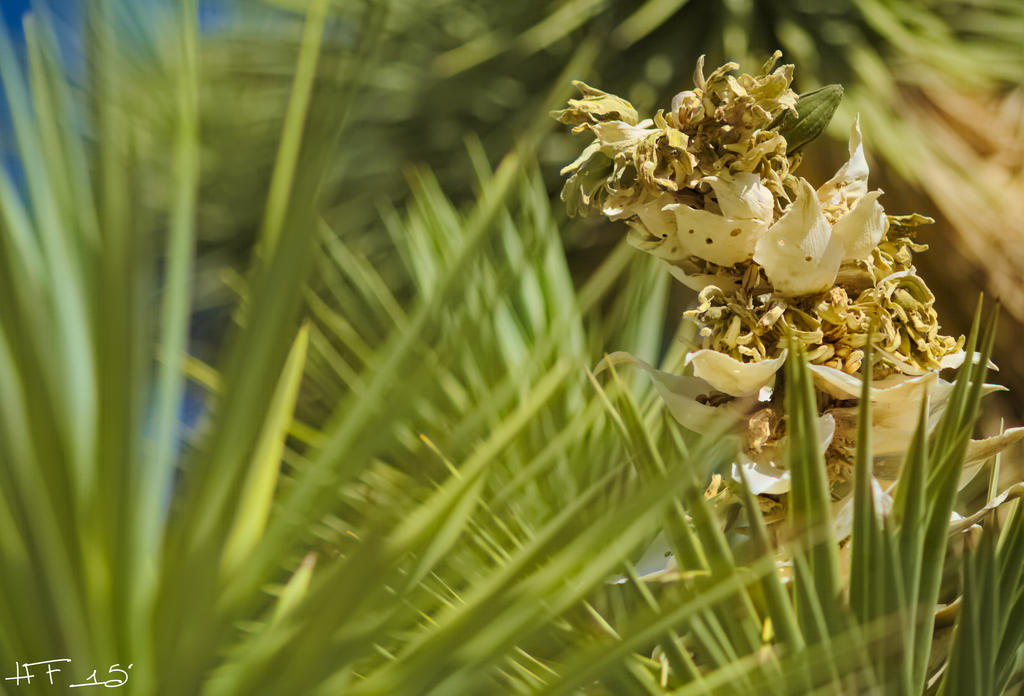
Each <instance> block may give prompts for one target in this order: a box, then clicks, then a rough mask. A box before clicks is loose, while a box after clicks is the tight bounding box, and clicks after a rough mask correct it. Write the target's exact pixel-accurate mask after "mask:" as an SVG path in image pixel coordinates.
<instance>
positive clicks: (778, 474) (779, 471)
mask: <svg viewBox="0 0 1024 696" xmlns="http://www.w3.org/2000/svg"><path fill="white" fill-rule="evenodd" d="M835 432H836V421H835V419H834V418H833V417H832V415H831V414H828V413H826V414H825V415H824V416H821V417H820V418H818V450H819V451H820V452H821V453H822V454H824V453H825V450H827V449H828V446H829V444H831V442H832V438H833V436H834V435H835ZM787 442H788V439H787V438H785V437H784V438H782V439H781V440H779V442H778V443H777V444H776V445H775V446H773V447H772V448H771V449H770V450H768V451H766V452H764V453H762V455H761V456H759V457H750V456H748V455H746V454H744V453H742V452H741V453H740V460H741V461H740V462H739V463H737V462H733V465H732V477H733V479H734V480H736V481H742V478H740V471H739V470H740V469H741V468H742V469H743V475H744V477H746V479H747V485H748V486H750V492H751V493H753V494H754V495H760V494H762V493H768V494H770V495H779V494H780V493H787V492H788V491H789V489H790V487H791V485H792V484H791V481H790V475H789V470H788V469H783V468H781V467H779V466H777V465H776V461H775V460H776V457H779V458H781V457H783V456H785V450H786V443H787Z"/></svg>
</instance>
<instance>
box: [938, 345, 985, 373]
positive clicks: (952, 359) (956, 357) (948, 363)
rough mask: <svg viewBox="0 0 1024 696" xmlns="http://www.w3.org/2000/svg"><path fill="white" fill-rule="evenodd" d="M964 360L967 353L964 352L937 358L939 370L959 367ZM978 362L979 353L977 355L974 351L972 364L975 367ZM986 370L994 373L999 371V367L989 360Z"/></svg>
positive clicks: (960, 351)
mask: <svg viewBox="0 0 1024 696" xmlns="http://www.w3.org/2000/svg"><path fill="white" fill-rule="evenodd" d="M966 358H967V351H964V350H958V351H957V352H955V353H950V354H949V355H944V356H942V357H941V358H939V369H942V370H945V369H949V368H956V367H960V366H961V365H963V364H964V360H965V359H966ZM980 361H981V353H978V352H977V351H975V353H974V360H973V363H974V364H975V365H977V364H978V362H980ZM988 369H990V370H995V371H996V372H998V371H999V367H998V366H997V365H996V364H995V363H994V362H992V361H991V360H989V361H988Z"/></svg>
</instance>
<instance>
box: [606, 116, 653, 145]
mask: <svg viewBox="0 0 1024 696" xmlns="http://www.w3.org/2000/svg"><path fill="white" fill-rule="evenodd" d="M645 124H650V122H649V121H647V122H644V123H641V124H640V125H637V126H632V125H630V124H628V123H626V122H625V121H602V122H601V123H595V124H594V125H593V126H591V128H592V129H593V131H594V134H595V135H596V136H597V138H598V140H600V141H601V145H603V146H604V147H606V148H612V149H615V150H619V149H622V148H625V147H628V146H630V145H632V144H633V143H636V142H638V141H640V140H642V139H644V138H645V137H647V135H648V134H650V133H654V132H656V130H657V129H655V128H644V127H643V126H644V125H645Z"/></svg>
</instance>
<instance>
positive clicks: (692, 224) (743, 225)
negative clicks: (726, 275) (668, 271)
mask: <svg viewBox="0 0 1024 696" xmlns="http://www.w3.org/2000/svg"><path fill="white" fill-rule="evenodd" d="M665 210H671V211H672V212H673V213H674V214H675V216H676V236H677V238H678V239H679V244H680V246H681V247H682V248H683V249H685V250H686V252H687V254H688V255H693V256H699V257H700V258H702V259H706V260H707V261H710V262H711V263H717V264H718V265H719V266H732V265H733V264H737V263H740V262H741V261H746V260H747V259H749V258H750V257H751V256H753V254H754V244H755V243H756V242H757V238H758V236H760V235H761V234H762V233H763V232H764V231H765V230H766V229H768V223H767V222H762V221H760V220H739V219H736V218H729V217H724V216H722V215H716V214H715V213H710V212H708V211H706V210H696V209H694V208H691V207H689V206H686V205H682V204H680V203H673V204H671V205H667V206H665Z"/></svg>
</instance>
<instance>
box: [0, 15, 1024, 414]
mask: <svg viewBox="0 0 1024 696" xmlns="http://www.w3.org/2000/svg"><path fill="white" fill-rule="evenodd" d="M31 4H33V3H30V2H29V1H28V0H3V2H2V4H0V7H2V11H3V19H4V21H5V22H6V23H7V24H8V26H9V28H10V29H11V31H12V32H13V34H14V36H15V38H16V41H17V40H18V39H17V37H19V36H20V33H21V26H20V17H21V14H22V13H23V12H24V11H26V10H27V9H28V7H29V6H30V5H31ZM35 4H36V5H37V6H38V7H41V8H44V9H45V10H46V11H47V12H48V13H49V14H50V15H52V17H53V18H54V20H55V21H54V22H53V25H54V26H55V28H56V33H57V35H58V39H59V43H60V46H61V49H62V52H63V56H62V57H63V60H64V61H65V64H66V68H67V69H68V71H69V73H70V74H71V75H72V76H73V77H74V76H79V77H80V79H81V80H82V81H83V84H82V86H85V80H86V79H87V78H86V77H85V75H86V74H87V71H86V69H85V65H87V62H88V59H89V57H88V55H87V52H85V51H83V48H82V46H83V41H82V36H83V34H82V32H83V31H84V29H83V27H82V26H81V14H82V13H81V11H80V8H79V7H78V5H79V3H76V2H73V1H68V0H44V1H43V2H40V3H35ZM160 4H161V2H160V1H158V0H140V2H138V3H134V4H133V3H122V4H121V8H120V9H119V10H118V11H119V12H120V14H121V15H123V16H122V17H121V19H120V25H119V26H118V27H117V31H119V32H123V33H127V34H135V35H137V36H138V37H139V41H138V42H137V44H138V46H139V52H140V55H139V59H140V60H139V70H138V75H137V77H138V79H139V80H140V82H142V83H144V82H145V81H146V80H147V79H148V78H151V77H152V76H151V75H148V73H147V67H146V61H145V53H146V51H149V50H156V51H159V50H160V27H159V25H158V24H156V25H154V23H153V21H152V17H153V16H154V15H153V12H152V8H153V7H154V6H159V5H160ZM165 4H167V5H168V6H171V5H173V3H165ZM199 5H200V25H201V30H202V33H203V43H202V46H201V52H202V67H201V69H202V74H203V82H202V84H203V93H202V95H201V105H200V108H201V119H202V137H203V140H204V148H205V149H204V171H203V183H202V192H201V196H200V200H201V209H200V215H201V218H200V227H199V234H200V260H199V276H198V281H197V282H198V287H197V290H198V291H199V305H198V308H197V310H196V314H195V319H194V331H193V333H194V336H193V342H194V349H195V350H196V351H197V352H198V353H200V354H207V353H211V352H213V351H214V350H215V348H216V346H217V344H218V342H219V337H220V333H221V328H222V326H223V324H224V322H225V317H226V314H225V312H224V311H223V310H221V309H220V308H221V307H223V306H226V305H227V304H228V303H229V302H228V299H227V298H228V297H229V295H230V288H229V285H230V283H225V282H224V279H225V277H229V276H230V269H232V268H234V267H236V266H237V265H238V264H239V263H240V262H241V261H242V260H244V259H246V258H248V255H249V252H250V250H251V249H250V247H251V244H252V240H253V239H254V237H255V234H256V228H257V226H258V221H259V219H260V216H261V214H262V212H263V209H262V206H261V205H260V204H259V203H258V201H261V200H262V198H263V194H264V192H265V190H266V188H267V187H268V186H269V177H270V173H271V168H272V164H273V158H274V154H275V151H276V150H275V148H276V144H277V143H276V139H277V136H278V133H279V129H280V125H281V122H282V119H283V116H284V108H285V105H286V94H287V90H288V88H289V84H290V80H291V76H292V65H293V64H294V60H295V51H296V47H297V40H296V39H297V36H298V34H299V32H300V29H301V27H300V23H299V19H298V18H297V16H296V14H295V13H294V10H295V9H296V8H301V7H302V3H301V2H299V1H298V0H267V1H266V2H263V3H252V2H244V3H243V2H237V3H235V2H230V1H229V0H219V1H217V2H200V3H199ZM133 6H134V7H135V12H133V10H132V8H133ZM143 8H145V10H143ZM335 10H336V11H337V12H336V16H337V17H338V18H339V19H338V20H337V21H335V22H334V24H333V25H332V26H331V27H330V29H329V35H328V39H327V42H326V46H325V60H327V61H328V62H330V61H334V62H335V63H336V64H337V65H338V66H341V67H343V68H348V67H351V66H350V65H346V63H347V62H351V61H359V62H360V65H359V66H358V74H359V75H360V76H361V77H360V84H358V85H355V86H352V93H353V95H357V98H355V99H353V100H352V103H351V104H350V105H349V106H348V107H346V113H343V114H338V118H339V119H346V120H347V121H348V128H349V129H350V130H349V133H357V134H358V137H350V138H348V139H347V140H346V143H345V146H344V148H343V150H342V152H343V155H342V157H341V158H340V160H339V161H337V162H335V163H333V164H332V165H331V168H332V171H333V172H334V176H333V177H332V178H331V179H330V185H329V186H328V188H329V190H327V191H325V192H324V193H325V194H326V198H327V200H330V201H333V203H334V205H333V207H332V209H331V212H330V214H329V218H330V222H331V223H332V224H333V225H334V226H335V227H336V228H338V229H341V230H343V234H344V236H345V238H346V241H347V242H348V243H350V244H352V245H354V247H356V248H358V249H359V250H361V251H363V252H365V253H367V254H369V255H370V257H371V258H375V257H376V258H378V259H380V260H381V268H382V269H383V272H384V273H385V274H386V273H387V267H388V262H387V259H386V256H387V255H388V254H390V253H392V252H391V246H390V244H389V242H388V240H387V239H386V238H385V237H384V236H382V235H381V234H380V232H379V230H380V219H381V210H382V206H383V207H387V206H391V205H394V204H399V203H401V202H402V201H403V200H405V199H407V198H408V195H409V191H410V186H409V185H408V181H409V180H410V172H412V171H413V170H414V168H415V167H419V166H424V167H427V168H430V169H432V170H433V171H434V172H435V173H436V174H437V177H438V180H439V182H440V185H441V187H442V188H443V189H444V190H445V191H446V192H448V193H449V195H452V196H453V197H454V198H455V199H456V200H459V199H460V198H466V199H468V198H469V196H471V195H472V189H473V186H474V184H473V182H474V181H475V180H476V177H475V174H474V170H473V167H472V166H471V164H470V159H469V157H468V155H467V152H468V148H471V147H476V145H477V144H478V145H479V146H482V149H483V151H484V152H485V153H486V154H487V155H488V156H489V158H490V159H491V161H495V160H496V159H497V158H499V157H500V156H501V155H502V154H504V153H505V152H506V151H508V150H509V149H510V148H513V147H516V146H519V147H521V148H524V149H528V150H533V151H534V152H535V153H536V155H537V156H538V158H539V161H540V163H541V165H542V174H543V177H544V179H545V181H546V183H547V186H548V189H549V191H550V192H551V194H552V195H556V194H557V191H558V189H559V187H560V178H559V175H558V169H559V168H560V167H561V166H562V165H563V164H565V163H566V162H568V161H570V160H571V159H572V158H573V157H574V156H575V153H576V152H578V150H579V149H580V147H581V145H582V144H581V142H580V140H578V139H575V138H574V137H573V136H571V135H569V134H568V133H566V129H564V128H561V127H558V125H557V124H555V123H554V122H552V121H551V120H550V119H549V118H548V117H547V111H548V110H549V109H550V108H552V107H556V106H558V105H559V104H560V103H561V102H563V101H564V99H565V98H567V97H568V96H570V88H569V81H570V80H571V79H582V80H585V81H587V82H588V83H590V84H593V85H595V86H598V87H600V88H602V89H605V90H608V91H612V92H615V93H617V94H620V95H622V96H624V97H626V98H628V99H630V100H631V101H632V102H633V103H634V105H635V106H636V107H637V109H638V110H639V111H640V112H641V113H643V114H647V115H651V114H653V112H654V111H655V110H656V109H657V108H659V107H660V106H665V105H667V104H668V103H669V101H670V99H671V97H672V95H673V94H674V93H676V92H678V91H680V90H682V89H687V88H689V87H690V86H691V85H692V77H691V76H692V73H693V69H694V64H695V62H696V60H697V57H698V56H700V55H702V54H705V55H706V56H707V58H706V64H707V65H709V66H714V65H718V64H721V63H723V62H725V61H726V60H735V61H737V62H739V63H740V64H741V66H742V68H743V69H745V70H748V71H753V70H755V69H756V68H757V67H758V66H759V65H760V63H761V62H762V61H763V60H764V58H765V57H766V56H767V55H769V54H770V53H771V52H772V51H773V50H774V49H776V48H779V49H781V50H782V51H783V54H784V60H787V61H792V62H795V63H796V64H797V66H798V68H797V71H796V85H795V86H796V88H797V90H798V91H807V90H810V89H813V88H815V87H817V86H820V85H822V84H826V83H832V82H838V83H841V84H843V85H844V86H845V88H846V97H845V99H844V102H843V105H842V106H841V108H840V111H839V113H838V114H837V116H836V117H835V119H834V120H833V123H832V124H831V127H830V128H829V131H828V139H827V141H820V142H819V143H818V144H816V146H815V147H813V148H810V151H809V153H808V159H807V160H806V161H805V163H804V164H803V166H802V167H803V168H802V172H801V173H802V174H803V175H805V176H807V177H809V178H810V179H812V180H823V179H825V178H827V177H828V176H829V175H830V174H831V173H832V172H833V171H834V170H835V168H836V167H837V166H838V164H839V163H841V162H842V161H843V159H844V158H845V154H846V153H845V139H846V136H847V133H848V131H849V125H850V123H851V121H852V119H853V118H854V116H855V114H860V117H861V123H862V128H863V131H864V134H865V138H866V143H867V148H868V157H869V161H870V164H871V166H872V176H871V184H872V186H873V187H881V188H882V189H884V190H885V192H886V193H885V196H884V198H883V202H884V204H885V206H886V209H887V211H889V212H891V213H909V212H920V213H923V214H926V215H930V216H932V217H934V218H935V219H936V224H935V225H933V226H931V227H929V228H927V230H926V232H925V233H924V239H923V241H926V242H927V243H928V244H929V245H930V246H931V249H930V251H928V252H927V253H924V254H921V255H920V256H919V257H918V259H919V266H920V268H921V269H922V275H923V276H924V277H925V278H926V280H927V281H928V282H929V284H930V286H931V287H932V288H933V290H934V292H935V294H936V296H937V300H938V305H939V309H940V317H941V320H942V323H943V328H944V329H945V331H946V332H948V333H952V334H960V333H964V332H966V331H967V329H968V327H969V322H970V318H971V315H972V313H973V309H974V306H975V302H976V300H977V297H978V293H979V292H982V291H984V292H985V293H986V295H987V296H989V297H992V298H996V299H998V300H999V301H1000V302H1001V303H1002V306H1003V323H1002V327H1001V330H1000V334H999V335H1000V338H999V345H998V347H997V351H996V360H997V362H998V364H999V366H1000V368H1001V372H1000V375H999V378H1000V380H1001V381H1002V382H1003V383H1004V384H1006V385H1007V386H1010V387H1012V388H1014V391H1015V392H1016V393H1018V394H1019V393H1024V351H1020V350H1019V349H1018V342H1019V340H1020V338H1021V336H1024V243H1022V242H1024V223H1022V220H1024V172H1022V170H1024V89H1022V80H1024V6H1022V4H1021V3H1019V2H1016V1H1013V0H977V1H973V2H968V1H959V0H935V1H932V2H922V1H918V0H913V1H911V0H902V1H884V0H843V1H840V2H834V3H816V2H807V1H804V0H728V1H726V2H686V1H685V0H646V2H612V1H611V0H566V1H564V2H541V1H539V0H535V1H529V0H527V1H524V2H516V3H469V2H464V1H462V0H426V1H421V2H398V1H392V2H338V3H335ZM143 17H146V18H148V19H146V20H143V19H142V18H143ZM21 48H23V44H22V45H21ZM171 106H172V104H171V103H170V102H169V101H168V102H167V103H161V102H160V100H159V99H150V100H148V101H146V102H144V103H137V104H131V105H126V108H131V109H133V111H134V112H136V113H135V115H137V116H140V117H141V118H144V119H146V118H148V119H149V120H150V122H151V124H152V126H153V133H154V136H153V141H154V142H153V143H152V145H153V147H152V150H153V152H154V153H158V152H159V151H160V150H159V147H157V146H156V143H158V142H159V140H160V137H161V136H160V133H161V129H166V128H169V125H168V124H170V123H171V122H172V120H171V119H170V118H168V115H167V110H168V109H170V108H171ZM86 122H87V120H86V119H83V128H87V126H86V125H84V124H85V123H86ZM0 129H3V130H4V131H6V130H8V129H9V124H8V122H7V120H6V117H0ZM9 140H10V139H9V138H6V137H4V138H2V139H0V142H9ZM468 141H472V142H471V143H470V144H469V145H467V142H468ZM142 146H143V147H145V146H146V144H145V143H144V144H142ZM3 148H4V146H3V145H0V153H4V150H3ZM154 156H156V154H154ZM4 157H5V160H4V161H5V162H6V163H7V164H6V166H10V165H11V162H12V160H11V159H10V158H9V157H7V155H6V154H4ZM153 190H154V196H158V195H159V186H158V185H157V182H154V187H153ZM559 224H560V225H561V228H562V229H563V230H564V238H565V243H566V245H567V247H568V249H569V255H570V260H571V263H572V264H574V266H576V267H578V268H579V269H581V270H584V269H589V268H592V267H593V266H594V265H595V264H596V263H598V262H599V260H600V259H602V258H603V257H604V256H605V255H606V254H607V253H608V251H609V250H610V249H611V248H612V246H613V245H614V244H615V243H616V242H617V241H618V240H619V239H620V238H621V235H622V233H623V229H624V228H623V226H622V225H617V224H610V223H607V222H605V221H603V220H596V219H583V220H562V221H561V222H560V223H559ZM225 274H227V276H226V275H225ZM671 292H672V297H671V302H670V305H669V306H670V308H671V309H670V312H669V314H668V316H667V317H666V320H667V321H670V322H673V323H674V322H675V321H676V319H677V317H678V315H679V314H680V313H681V312H682V311H683V310H684V309H685V308H686V306H687V304H688V303H689V302H690V301H691V300H692V295H691V294H689V292H688V291H687V290H685V289H684V288H681V287H678V286H676V287H673V289H672V290H671ZM615 348H616V346H608V349H609V350H614V349H615ZM992 403H993V404H997V405H996V406H995V407H993V406H990V410H992V413H993V414H995V415H993V416H992V418H998V417H1000V416H1005V417H1006V418H1007V419H1008V420H1012V421H1013V422H1019V421H1020V420H1021V417H1022V416H1024V403H1022V401H1021V400H1020V399H1017V398H1011V397H1002V398H1001V400H1000V399H993V402H992Z"/></svg>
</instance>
